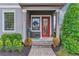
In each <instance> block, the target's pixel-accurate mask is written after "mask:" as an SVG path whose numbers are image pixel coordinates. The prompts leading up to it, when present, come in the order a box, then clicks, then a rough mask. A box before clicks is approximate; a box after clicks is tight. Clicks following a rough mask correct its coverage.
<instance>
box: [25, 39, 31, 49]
mask: <svg viewBox="0 0 79 59" xmlns="http://www.w3.org/2000/svg"><path fill="white" fill-rule="evenodd" d="M24 45H25V47H28V48H30V47H31V45H32V39H31V38H27V39H26V40H25V42H24Z"/></svg>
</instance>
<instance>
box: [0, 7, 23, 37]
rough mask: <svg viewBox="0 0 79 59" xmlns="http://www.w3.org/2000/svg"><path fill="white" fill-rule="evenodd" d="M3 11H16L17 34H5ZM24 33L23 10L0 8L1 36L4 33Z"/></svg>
mask: <svg viewBox="0 0 79 59" xmlns="http://www.w3.org/2000/svg"><path fill="white" fill-rule="evenodd" d="M2 10H15V13H16V14H15V18H16V20H15V22H16V23H15V24H16V25H15V26H16V29H15V30H16V31H15V32H3V29H2V27H3V25H2V20H3V18H2ZM22 32H23V21H22V10H21V8H0V36H1V35H2V34H3V33H21V34H22Z"/></svg>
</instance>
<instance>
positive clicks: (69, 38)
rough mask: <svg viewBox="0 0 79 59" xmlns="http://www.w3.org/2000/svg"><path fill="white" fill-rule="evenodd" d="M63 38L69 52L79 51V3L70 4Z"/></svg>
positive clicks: (62, 34)
mask: <svg viewBox="0 0 79 59" xmlns="http://www.w3.org/2000/svg"><path fill="white" fill-rule="evenodd" d="M61 40H62V45H63V47H64V49H65V50H66V51H67V52H69V53H79V4H77V3H76V4H70V5H69V7H68V9H67V11H66V13H65V16H64V22H63V25H62V32H61Z"/></svg>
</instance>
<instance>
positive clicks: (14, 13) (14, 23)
mask: <svg viewBox="0 0 79 59" xmlns="http://www.w3.org/2000/svg"><path fill="white" fill-rule="evenodd" d="M4 12H14V30H4V27H5V25H4V20H5V19H4ZM2 31H3V32H15V31H16V11H15V10H2Z"/></svg>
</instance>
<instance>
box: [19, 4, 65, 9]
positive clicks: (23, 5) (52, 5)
mask: <svg viewBox="0 0 79 59" xmlns="http://www.w3.org/2000/svg"><path fill="white" fill-rule="evenodd" d="M19 4H20V6H21V8H24V7H58V8H59V9H61V8H62V7H63V6H64V5H65V4H66V3H19Z"/></svg>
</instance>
